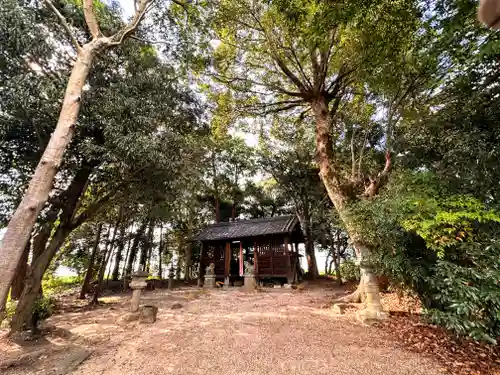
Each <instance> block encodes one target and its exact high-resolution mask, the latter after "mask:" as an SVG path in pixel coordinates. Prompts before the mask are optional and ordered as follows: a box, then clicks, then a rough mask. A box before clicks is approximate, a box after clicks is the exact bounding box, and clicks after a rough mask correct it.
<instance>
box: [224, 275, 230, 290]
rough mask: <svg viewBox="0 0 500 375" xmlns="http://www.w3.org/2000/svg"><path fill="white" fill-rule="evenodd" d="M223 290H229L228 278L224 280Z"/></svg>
mask: <svg viewBox="0 0 500 375" xmlns="http://www.w3.org/2000/svg"><path fill="white" fill-rule="evenodd" d="M223 289H229V277H226V278H224V287H223Z"/></svg>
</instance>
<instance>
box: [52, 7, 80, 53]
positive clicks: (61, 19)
mask: <svg viewBox="0 0 500 375" xmlns="http://www.w3.org/2000/svg"><path fill="white" fill-rule="evenodd" d="M45 2H46V3H47V5H48V6H49V7H50V9H52V11H53V12H54V13H55V15H56V16H57V18H59V21H61V24H62V25H63V27H64V28H65V29H66V32H67V33H68V35H69V37H70V39H71V42H72V43H73V44H74V46H75V48H76V51H77V52H78V50H79V49H80V48H82V46H81V45H80V44H79V43H78V40H76V37H75V35H73V31H72V30H71V27H70V26H69V24H68V22H67V21H66V18H64V16H63V15H62V14H61V13H60V12H59V11H58V10H57V8H56V7H55V6H54V4H52V1H50V0H45Z"/></svg>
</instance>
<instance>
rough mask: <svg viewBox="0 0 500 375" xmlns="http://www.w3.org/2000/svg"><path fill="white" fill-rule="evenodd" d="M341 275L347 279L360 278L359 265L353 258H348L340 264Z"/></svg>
mask: <svg viewBox="0 0 500 375" xmlns="http://www.w3.org/2000/svg"><path fill="white" fill-rule="evenodd" d="M340 275H341V277H342V280H345V281H356V280H359V279H360V272H359V266H358V265H357V264H356V263H355V262H354V261H353V260H346V261H344V262H342V263H341V264H340Z"/></svg>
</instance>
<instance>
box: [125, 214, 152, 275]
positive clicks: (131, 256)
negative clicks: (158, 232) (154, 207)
mask: <svg viewBox="0 0 500 375" xmlns="http://www.w3.org/2000/svg"><path fill="white" fill-rule="evenodd" d="M147 225H148V222H147V221H144V222H143V223H142V224H141V226H140V227H139V228H138V229H137V232H136V233H135V236H134V241H133V243H132V248H131V249H130V254H129V257H128V260H127V270H126V275H127V276H129V275H131V274H132V267H133V266H134V261H135V258H136V256H137V249H138V247H139V242H140V240H141V238H142V236H143V235H144V232H145V231H146V227H147Z"/></svg>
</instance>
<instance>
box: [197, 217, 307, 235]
mask: <svg viewBox="0 0 500 375" xmlns="http://www.w3.org/2000/svg"><path fill="white" fill-rule="evenodd" d="M297 224H298V219H297V217H296V216H295V215H287V216H275V217H269V218H264V219H250V220H240V221H230V222H227V223H219V224H212V225H209V226H208V227H206V228H205V229H203V230H202V231H201V232H200V233H199V234H198V235H197V236H196V237H195V238H193V239H194V240H195V241H215V240H230V239H237V238H248V237H256V236H262V235H266V234H284V233H291V232H292V231H293V230H294V228H295V226H296V225H297Z"/></svg>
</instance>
